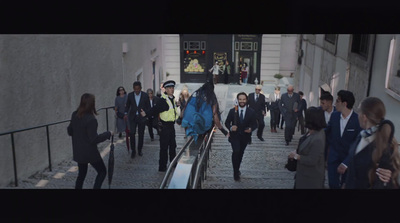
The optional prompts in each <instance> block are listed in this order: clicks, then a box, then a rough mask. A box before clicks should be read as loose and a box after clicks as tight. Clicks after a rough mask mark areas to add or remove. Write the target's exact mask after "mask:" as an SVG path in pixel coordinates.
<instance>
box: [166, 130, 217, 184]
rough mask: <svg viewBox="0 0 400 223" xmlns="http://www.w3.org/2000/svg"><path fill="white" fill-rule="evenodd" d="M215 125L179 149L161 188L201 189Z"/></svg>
mask: <svg viewBox="0 0 400 223" xmlns="http://www.w3.org/2000/svg"><path fill="white" fill-rule="evenodd" d="M215 129H216V128H215V127H214V128H213V129H211V130H210V131H209V132H208V133H207V134H205V135H199V137H198V139H197V142H194V141H193V137H190V138H189V140H188V141H187V142H186V143H185V145H184V146H183V147H182V149H180V150H179V152H178V154H177V155H176V156H175V158H174V159H173V161H172V162H171V163H170V165H169V167H168V169H167V172H166V174H165V176H164V179H163V181H162V182H161V185H160V189H201V188H202V183H203V181H204V180H205V179H206V173H207V167H208V160H209V154H210V150H211V142H212V138H213V136H214V132H215Z"/></svg>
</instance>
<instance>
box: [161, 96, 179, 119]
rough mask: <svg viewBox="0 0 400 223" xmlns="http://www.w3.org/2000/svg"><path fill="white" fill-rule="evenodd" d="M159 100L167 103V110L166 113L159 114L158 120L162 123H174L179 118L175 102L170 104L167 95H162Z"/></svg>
mask: <svg viewBox="0 0 400 223" xmlns="http://www.w3.org/2000/svg"><path fill="white" fill-rule="evenodd" d="M161 98H164V99H165V101H166V102H167V104H168V106H169V109H168V110H167V111H163V112H161V113H160V119H161V120H162V121H164V122H174V121H175V120H177V119H178V118H179V115H178V112H177V107H176V103H175V100H173V101H174V104H172V102H171V100H169V98H168V95H167V94H162V95H161Z"/></svg>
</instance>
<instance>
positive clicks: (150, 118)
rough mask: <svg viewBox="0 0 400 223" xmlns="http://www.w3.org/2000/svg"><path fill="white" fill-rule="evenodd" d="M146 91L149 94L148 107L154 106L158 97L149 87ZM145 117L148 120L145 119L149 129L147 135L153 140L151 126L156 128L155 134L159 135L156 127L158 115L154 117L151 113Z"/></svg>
mask: <svg viewBox="0 0 400 223" xmlns="http://www.w3.org/2000/svg"><path fill="white" fill-rule="evenodd" d="M146 93H147V95H148V96H149V100H150V108H152V107H154V106H156V104H157V102H158V100H159V99H160V98H159V97H157V96H155V95H154V91H153V89H151V88H149V89H147V91H146ZM147 118H148V121H147V127H148V128H147V129H148V130H149V135H150V138H151V141H154V133H153V128H155V129H156V130H157V135H159V132H158V128H157V122H158V117H154V116H153V115H151V116H148V117H147Z"/></svg>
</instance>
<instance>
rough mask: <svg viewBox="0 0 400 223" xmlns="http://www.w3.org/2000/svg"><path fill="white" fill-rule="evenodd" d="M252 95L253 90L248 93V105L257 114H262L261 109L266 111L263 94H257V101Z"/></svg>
mask: <svg viewBox="0 0 400 223" xmlns="http://www.w3.org/2000/svg"><path fill="white" fill-rule="evenodd" d="M254 95H255V93H254V92H253V93H250V94H249V101H248V104H249V107H250V108H252V109H253V110H254V111H255V112H256V115H257V116H263V114H262V111H264V113H266V109H265V96H264V95H263V94H260V95H259V96H258V101H256V100H255V98H254V97H255V96H254Z"/></svg>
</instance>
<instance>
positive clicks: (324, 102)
mask: <svg viewBox="0 0 400 223" xmlns="http://www.w3.org/2000/svg"><path fill="white" fill-rule="evenodd" d="M319 102H320V105H321V106H320V108H321V109H322V110H323V111H324V115H325V122H326V125H328V122H329V119H330V118H331V115H332V113H333V112H334V111H336V107H335V106H333V96H332V95H331V93H330V92H326V91H325V92H323V93H322V94H321V97H319ZM329 144H330V143H329V137H326V143H325V161H327V159H328V147H329Z"/></svg>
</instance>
